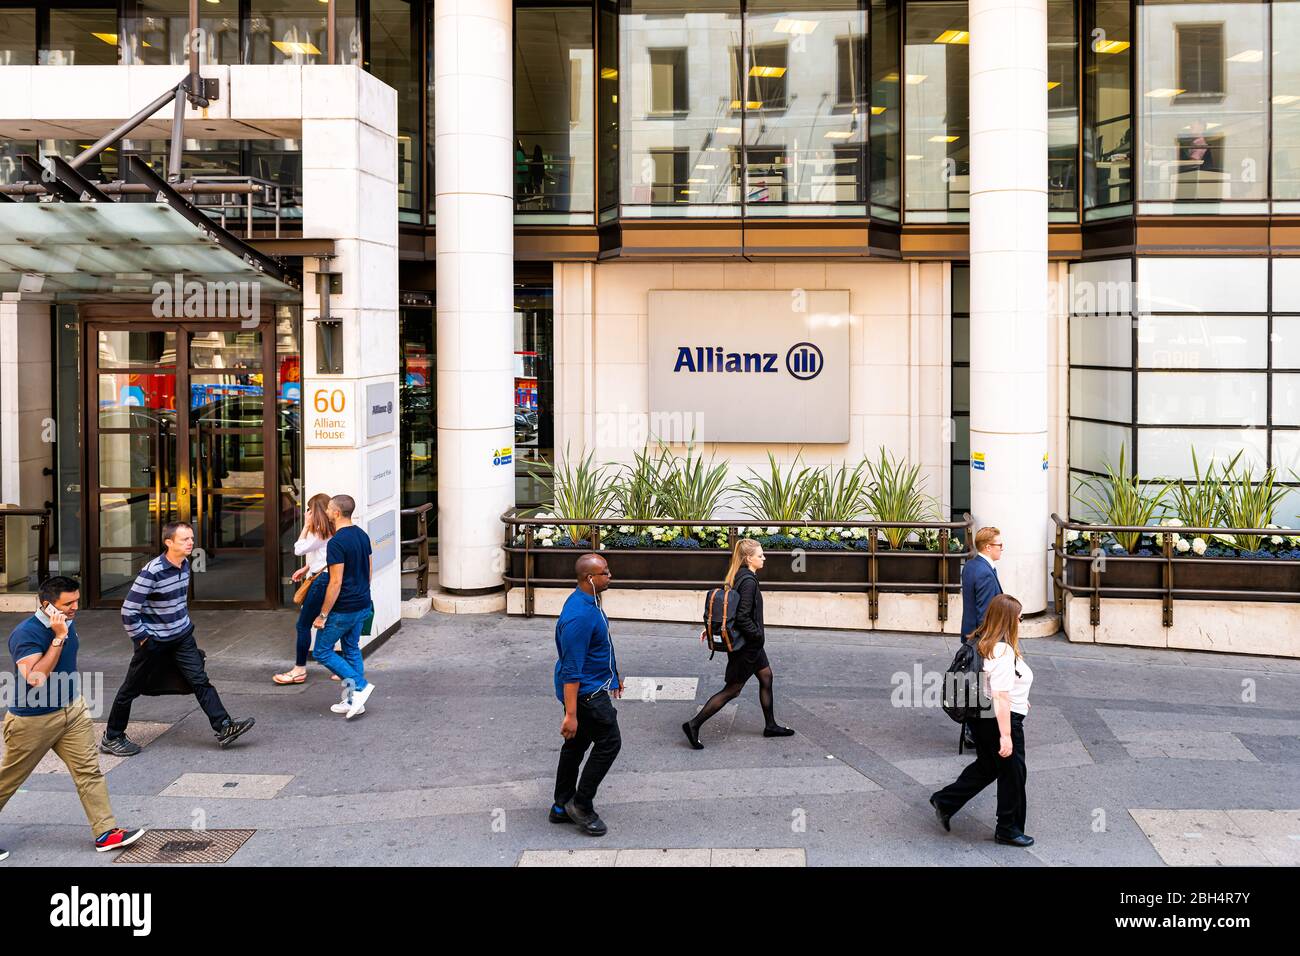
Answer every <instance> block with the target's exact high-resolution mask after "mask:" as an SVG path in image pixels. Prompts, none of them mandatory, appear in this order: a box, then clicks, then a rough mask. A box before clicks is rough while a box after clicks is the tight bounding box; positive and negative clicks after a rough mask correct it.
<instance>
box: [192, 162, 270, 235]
mask: <svg viewBox="0 0 1300 956" xmlns="http://www.w3.org/2000/svg"><path fill="white" fill-rule="evenodd" d="M194 183H195V184H196V185H203V186H207V187H217V188H216V189H215V190H214V189H211V188H208V189H205V190H204V191H203V192H200V193H196V194H194V196H193V197H192V198H191V199H190V203H191V204H192V205H193V206H194V207H195V208H196V209H202V210H203V212H204V213H206V214H207V215H209V216H211V217H212V218H214V219H216V220H218V221H219V222H220V223H221V228H222V229H227V228H228V226H227V220H230V219H234V220H238V221H242V222H243V224H244V238H245V239H252V238H253V226H254V225H255V224H259V223H270V224H271V225H272V227H273V228H274V230H275V238H276V239H279V238H280V213H281V210H282V209H284V208H289V207H291V206H292V205H293V194H292V193H293V191H292V190H287V192H288V193H289V195H288V196H287V197H286V196H285V195H284V193H285V192H286V190H284V188H283V187H281V186H280V185H279V184H278V183H273V182H271V181H270V180H268V179H259V178H258V177H256V176H204V175H198V176H195V177H194ZM286 200H288V202H287V203H286Z"/></svg>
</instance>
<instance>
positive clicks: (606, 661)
mask: <svg viewBox="0 0 1300 956" xmlns="http://www.w3.org/2000/svg"><path fill="white" fill-rule="evenodd" d="M576 570H577V574H578V587H577V589H576V590H575V591H574V592H573V593H572V594H570V595H569V597H568V600H566V601H565V602H564V609H563V610H562V611H561V612H560V619H559V620H558V621H557V622H556V624H555V650H556V653H557V655H558V658H559V659H558V660H557V661H556V662H555V696H556V697H558V698H559V699H560V702H561V703H562V704H564V719H563V720H562V721H561V722H560V736H562V737H563V738H564V746H562V747H561V748H560V766H559V768H558V769H557V770H556V771H555V802H554V803H553V804H551V814H550V817H551V822H552V823H574V824H576V825H577V827H578V829H580V830H581V831H582V832H583V833H585V834H587V836H593V837H599V836H604V835H605V834H606V833H607V832H608V829H609V828H608V827H606V826H605V822H604V821H603V820H601V818H600V817H599V816H598V815H597V814H596V807H595V799H596V790H597V789H598V788H599V787H600V782H601V781H602V780H604V779H605V774H607V773H609V768H610V767H611V766H612V765H613V763H614V758H615V757H617V756H618V751H619V748H620V747H621V746H622V744H623V740H622V738H621V737H620V736H619V732H618V711H617V710H615V709H614V702H613V700H611V698H617V697H622V696H623V679H622V678H621V677H619V674H618V661H617V660H616V658H615V657H614V642H613V641H612V640H611V639H610V636H609V618H607V617H605V611H604V610H603V609H602V608H601V606H600V592H602V591H604V590H605V589H606V588H607V587H609V582H610V573H609V565H608V564H607V563H606V562H605V559H604V558H602V557H601V556H600V555H598V554H584V555H583V556H582V557H580V558H578V561H577V564H576ZM588 747H590V748H591V756H590V757H589V758H588V760H587V766H586V767H585V768H584V769H583V771H582V779H581V780H579V779H578V767H579V766H580V765H581V764H582V758H583V755H584V754H586V752H587V748H588Z"/></svg>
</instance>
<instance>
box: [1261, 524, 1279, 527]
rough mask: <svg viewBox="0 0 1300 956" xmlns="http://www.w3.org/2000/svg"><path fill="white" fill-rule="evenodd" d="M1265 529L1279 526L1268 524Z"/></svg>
mask: <svg viewBox="0 0 1300 956" xmlns="http://www.w3.org/2000/svg"><path fill="white" fill-rule="evenodd" d="M1264 527H1265V528H1277V525H1275V524H1266V525H1264Z"/></svg>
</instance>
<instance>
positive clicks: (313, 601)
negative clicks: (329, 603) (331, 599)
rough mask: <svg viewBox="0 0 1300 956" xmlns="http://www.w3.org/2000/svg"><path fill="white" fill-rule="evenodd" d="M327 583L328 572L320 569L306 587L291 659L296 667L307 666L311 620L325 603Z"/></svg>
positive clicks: (328, 578) (328, 579)
mask: <svg viewBox="0 0 1300 956" xmlns="http://www.w3.org/2000/svg"><path fill="white" fill-rule="evenodd" d="M329 583H330V576H329V573H328V572H327V571H322V572H321V573H320V574H318V575H316V579H315V580H314V581H312V582H311V587H309V588H308V589H307V596H306V597H305V598H303V602H302V610H300V611H299V612H298V625H297V627H298V646H297V648H296V653H295V655H294V659H293V662H294V664H295V665H296V666H298V667H306V666H307V652H308V651H310V650H311V622H312V621H314V620H316V615H318V614H320V606H321V605H322V604H324V603H325V591H326V589H327V588H328V587H329ZM325 623H326V624H328V623H329V622H328V621H326V622H325Z"/></svg>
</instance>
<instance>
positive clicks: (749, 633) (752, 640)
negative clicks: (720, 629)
mask: <svg viewBox="0 0 1300 956" xmlns="http://www.w3.org/2000/svg"><path fill="white" fill-rule="evenodd" d="M735 589H736V593H737V594H739V595H740V604H739V606H738V607H737V608H736V631H737V632H738V633H739V634H740V636H741V637H743V638H744V639H745V646H746V647H752V648H754V649H758V648H760V647H762V646H763V592H762V590H760V589H759V586H758V575H756V574H755V573H754V572H753V571H751V570H749V568H747V567H744V566H743V565H742V566H741V568H740V570H739V571H737V572H736V583H735Z"/></svg>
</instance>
